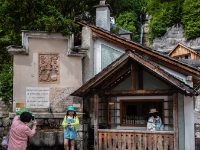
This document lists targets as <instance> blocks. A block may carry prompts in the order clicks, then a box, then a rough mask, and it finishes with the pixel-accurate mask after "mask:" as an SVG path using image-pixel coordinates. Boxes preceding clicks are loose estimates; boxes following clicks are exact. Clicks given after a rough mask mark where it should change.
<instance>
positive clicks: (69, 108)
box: [67, 106, 75, 111]
mask: <svg viewBox="0 0 200 150" xmlns="http://www.w3.org/2000/svg"><path fill="white" fill-rule="evenodd" d="M67 111H75V109H74V106H68V109H67Z"/></svg>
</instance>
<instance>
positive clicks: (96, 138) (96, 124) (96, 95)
mask: <svg viewBox="0 0 200 150" xmlns="http://www.w3.org/2000/svg"><path fill="white" fill-rule="evenodd" d="M98 110H99V95H98V94H97V93H95V94H94V149H96V150H98V149H99V148H98V141H99V139H98V137H99V136H98V128H99V123H98V116H99V115H98Z"/></svg>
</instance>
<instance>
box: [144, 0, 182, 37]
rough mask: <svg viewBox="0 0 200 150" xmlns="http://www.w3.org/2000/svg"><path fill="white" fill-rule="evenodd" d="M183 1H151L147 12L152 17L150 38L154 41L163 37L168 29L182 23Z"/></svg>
mask: <svg viewBox="0 0 200 150" xmlns="http://www.w3.org/2000/svg"><path fill="white" fill-rule="evenodd" d="M182 1H183V0H168V1H167V0H166V1H165V0H150V1H149V3H148V5H147V12H148V13H149V14H150V15H151V16H152V17H151V20H150V23H149V25H148V27H149V32H148V35H149V38H150V40H151V41H152V40H153V39H155V38H156V37H160V36H162V35H163V34H164V33H165V32H166V29H167V27H171V26H173V25H174V24H179V23H181V17H182V16H181V10H182V5H181V3H182Z"/></svg>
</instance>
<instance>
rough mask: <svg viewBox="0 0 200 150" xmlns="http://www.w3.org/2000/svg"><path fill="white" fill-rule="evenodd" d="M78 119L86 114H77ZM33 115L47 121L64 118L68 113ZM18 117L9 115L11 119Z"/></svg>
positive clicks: (37, 113) (13, 114)
mask: <svg viewBox="0 0 200 150" xmlns="http://www.w3.org/2000/svg"><path fill="white" fill-rule="evenodd" d="M76 114H77V115H78V117H82V115H83V114H84V113H81V112H76ZM33 115H35V118H36V119H37V118H38V119H42V118H43V119H45V118H63V117H64V116H65V115H66V113H39V112H35V113H34V112H33ZM15 116H16V113H9V118H14V117H15Z"/></svg>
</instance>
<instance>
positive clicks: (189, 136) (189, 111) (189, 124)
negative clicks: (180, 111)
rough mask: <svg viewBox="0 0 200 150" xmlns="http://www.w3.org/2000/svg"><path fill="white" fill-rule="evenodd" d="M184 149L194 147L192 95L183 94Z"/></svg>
mask: <svg viewBox="0 0 200 150" xmlns="http://www.w3.org/2000/svg"><path fill="white" fill-rule="evenodd" d="M184 117H185V118H184V120H185V150H192V149H195V139H194V135H195V134H194V112H193V97H189V96H184Z"/></svg>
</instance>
